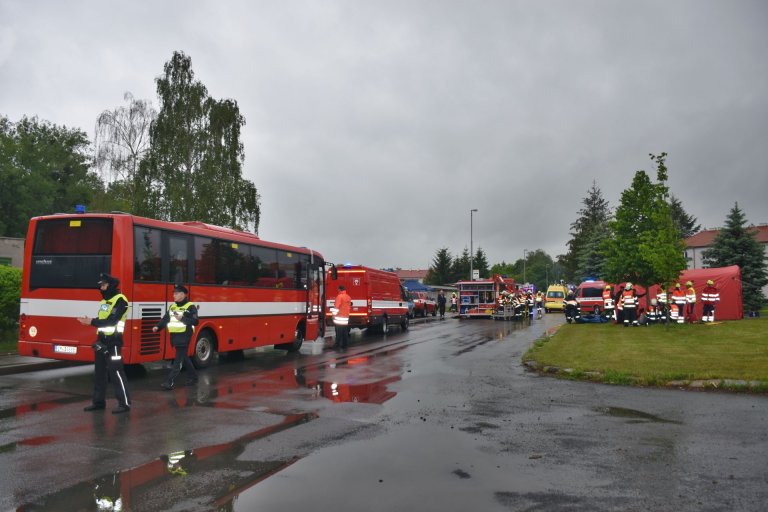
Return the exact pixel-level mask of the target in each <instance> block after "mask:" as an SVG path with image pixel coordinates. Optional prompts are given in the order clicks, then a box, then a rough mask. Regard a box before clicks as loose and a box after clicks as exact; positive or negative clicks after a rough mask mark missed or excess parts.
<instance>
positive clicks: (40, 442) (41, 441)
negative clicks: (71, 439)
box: [0, 436, 58, 453]
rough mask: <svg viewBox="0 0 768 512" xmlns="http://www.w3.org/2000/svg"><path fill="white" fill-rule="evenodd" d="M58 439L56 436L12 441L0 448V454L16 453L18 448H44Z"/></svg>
mask: <svg viewBox="0 0 768 512" xmlns="http://www.w3.org/2000/svg"><path fill="white" fill-rule="evenodd" d="M57 439H58V436H37V437H28V438H27V439H22V440H21V441H14V442H13V443H7V444H4V445H2V446H0V453H9V452H13V451H16V448H18V447H19V446H44V445H46V444H50V443H52V442H54V441H56V440H57Z"/></svg>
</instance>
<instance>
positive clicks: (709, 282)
mask: <svg viewBox="0 0 768 512" xmlns="http://www.w3.org/2000/svg"><path fill="white" fill-rule="evenodd" d="M707 284H708V285H709V286H712V285H713V284H715V282H714V281H713V280H711V279H708V280H707Z"/></svg>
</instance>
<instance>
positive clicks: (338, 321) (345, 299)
mask: <svg viewBox="0 0 768 512" xmlns="http://www.w3.org/2000/svg"><path fill="white" fill-rule="evenodd" d="M351 311H352V299H351V298H350V297H349V295H348V294H347V290H346V289H344V285H339V294H338V295H336V299H335V300H334V301H333V308H331V313H333V325H335V326H336V342H335V343H334V344H333V347H332V348H337V349H346V348H347V345H349V314H350V312H351Z"/></svg>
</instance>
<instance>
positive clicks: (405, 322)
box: [400, 314, 410, 331]
mask: <svg viewBox="0 0 768 512" xmlns="http://www.w3.org/2000/svg"><path fill="white" fill-rule="evenodd" d="M409 324H410V321H409V319H408V315H407V314H406V315H403V317H402V318H401V319H400V327H402V329H403V330H404V331H407V330H408V325H409Z"/></svg>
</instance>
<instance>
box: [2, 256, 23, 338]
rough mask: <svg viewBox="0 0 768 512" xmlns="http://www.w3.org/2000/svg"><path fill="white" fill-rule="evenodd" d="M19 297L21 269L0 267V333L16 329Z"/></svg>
mask: <svg viewBox="0 0 768 512" xmlns="http://www.w3.org/2000/svg"><path fill="white" fill-rule="evenodd" d="M20 296H21V269H19V268H15V267H6V266H5V265H0V332H2V331H5V332H8V331H13V330H15V329H17V328H18V325H19V298H20Z"/></svg>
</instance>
